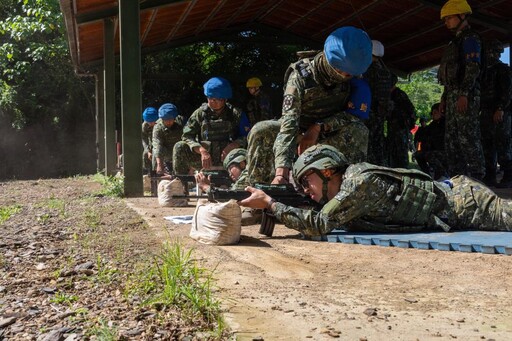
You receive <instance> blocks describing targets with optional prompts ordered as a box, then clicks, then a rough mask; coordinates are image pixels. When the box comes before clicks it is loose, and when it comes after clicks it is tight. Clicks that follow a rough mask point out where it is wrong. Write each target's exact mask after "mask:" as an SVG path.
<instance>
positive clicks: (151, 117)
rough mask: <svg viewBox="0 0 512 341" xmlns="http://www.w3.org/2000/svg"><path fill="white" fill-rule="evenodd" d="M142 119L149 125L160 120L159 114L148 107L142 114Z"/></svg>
mask: <svg viewBox="0 0 512 341" xmlns="http://www.w3.org/2000/svg"><path fill="white" fill-rule="evenodd" d="M142 119H143V120H144V121H146V122H149V123H152V122H156V120H158V112H157V111H156V109H155V108H153V107H147V108H146V109H144V112H143V113H142Z"/></svg>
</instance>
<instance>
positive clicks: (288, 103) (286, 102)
mask: <svg viewBox="0 0 512 341" xmlns="http://www.w3.org/2000/svg"><path fill="white" fill-rule="evenodd" d="M292 105H293V95H284V98H283V110H284V111H286V110H290V109H291V107H292Z"/></svg>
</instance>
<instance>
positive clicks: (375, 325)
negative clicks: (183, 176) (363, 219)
mask: <svg viewBox="0 0 512 341" xmlns="http://www.w3.org/2000/svg"><path fill="white" fill-rule="evenodd" d="M126 202H127V203H128V205H129V206H130V207H132V208H133V209H134V210H136V211H137V212H138V213H139V214H140V215H141V216H142V217H143V219H145V220H146V221H147V222H148V223H149V225H150V226H151V227H152V229H153V231H154V233H155V234H156V235H159V236H161V239H162V240H165V239H167V238H184V240H186V241H187V243H188V244H189V245H191V246H193V247H194V248H195V249H196V255H197V256H198V257H202V261H204V262H205V263H206V264H209V267H211V268H215V269H216V271H215V273H216V279H217V281H218V286H219V292H220V294H221V295H222V297H223V298H224V302H225V309H226V317H227V319H228V321H229V323H230V326H231V328H232V329H233V330H234V332H235V335H236V338H237V339H238V340H305V339H311V340H330V339H333V338H339V339H342V340H453V339H459V340H511V339H512V280H511V278H512V257H510V256H503V255H486V254H480V253H462V252H446V251H436V250H416V249H401V248H393V247H378V246H361V245H348V244H341V243H327V242H316V241H310V240H302V239H301V238H300V235H299V234H298V233H296V232H295V231H294V230H291V229H287V228H286V227H284V226H283V225H276V229H275V231H274V236H273V237H271V238H268V237H266V236H262V235H260V234H258V226H257V225H253V226H244V227H242V239H241V242H240V243H239V244H238V245H234V246H207V245H202V244H200V243H196V242H194V241H192V240H191V239H190V238H188V237H187V236H188V233H189V231H190V225H186V224H179V225H177V224H173V223H171V222H169V221H166V220H164V217H165V216H172V215H186V214H192V213H193V211H194V206H193V202H191V205H190V206H189V207H186V208H160V207H158V204H157V199H156V198H151V197H145V198H135V199H127V200H126Z"/></svg>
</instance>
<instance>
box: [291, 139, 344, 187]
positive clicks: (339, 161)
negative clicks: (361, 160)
mask: <svg viewBox="0 0 512 341" xmlns="http://www.w3.org/2000/svg"><path fill="white" fill-rule="evenodd" d="M348 165H349V163H348V160H347V158H346V157H345V156H344V155H343V154H342V153H341V152H340V151H339V150H338V149H336V148H334V147H332V146H329V145H326V144H317V145H314V146H311V147H309V148H308V149H306V150H305V151H304V153H302V154H301V155H300V156H299V158H298V159H297V161H296V162H295V164H294V165H293V178H294V180H295V183H299V180H300V179H301V178H302V176H304V174H305V173H306V172H307V171H308V170H310V169H318V170H323V169H331V168H334V169H340V170H342V171H345V169H346V168H347V167H348Z"/></svg>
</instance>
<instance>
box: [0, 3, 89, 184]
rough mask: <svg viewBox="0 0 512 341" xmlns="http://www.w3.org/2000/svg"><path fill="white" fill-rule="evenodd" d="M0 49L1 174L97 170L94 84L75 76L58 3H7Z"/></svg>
mask: <svg viewBox="0 0 512 341" xmlns="http://www.w3.org/2000/svg"><path fill="white" fill-rule="evenodd" d="M0 51H1V52H0V72H1V80H0V118H1V119H2V123H3V124H2V125H1V126H0V132H1V134H0V135H1V137H0V141H1V143H0V157H1V159H3V160H6V161H7V162H3V163H2V165H1V166H0V178H11V177H15V178H27V177H39V176H59V175H68V174H73V173H77V172H90V171H93V170H94V169H95V161H94V157H95V156H94V130H93V127H94V111H93V108H94V102H93V98H92V95H93V94H94V88H93V87H92V85H93V83H92V79H90V78H88V79H87V78H86V79H84V78H82V79H79V78H77V77H76V76H75V75H74V72H73V68H72V65H71V62H70V58H69V53H68V50H67V46H66V38H65V28H64V23H63V19H62V15H61V12H60V8H59V5H58V1H45V0H24V1H16V0H2V1H1V2H0ZM84 160H88V161H89V162H88V163H89V164H91V163H92V164H91V166H92V167H85V168H84V166H83V165H84V164H87V163H83V161H84ZM80 164H82V165H81V166H80V167H79V165H80Z"/></svg>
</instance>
